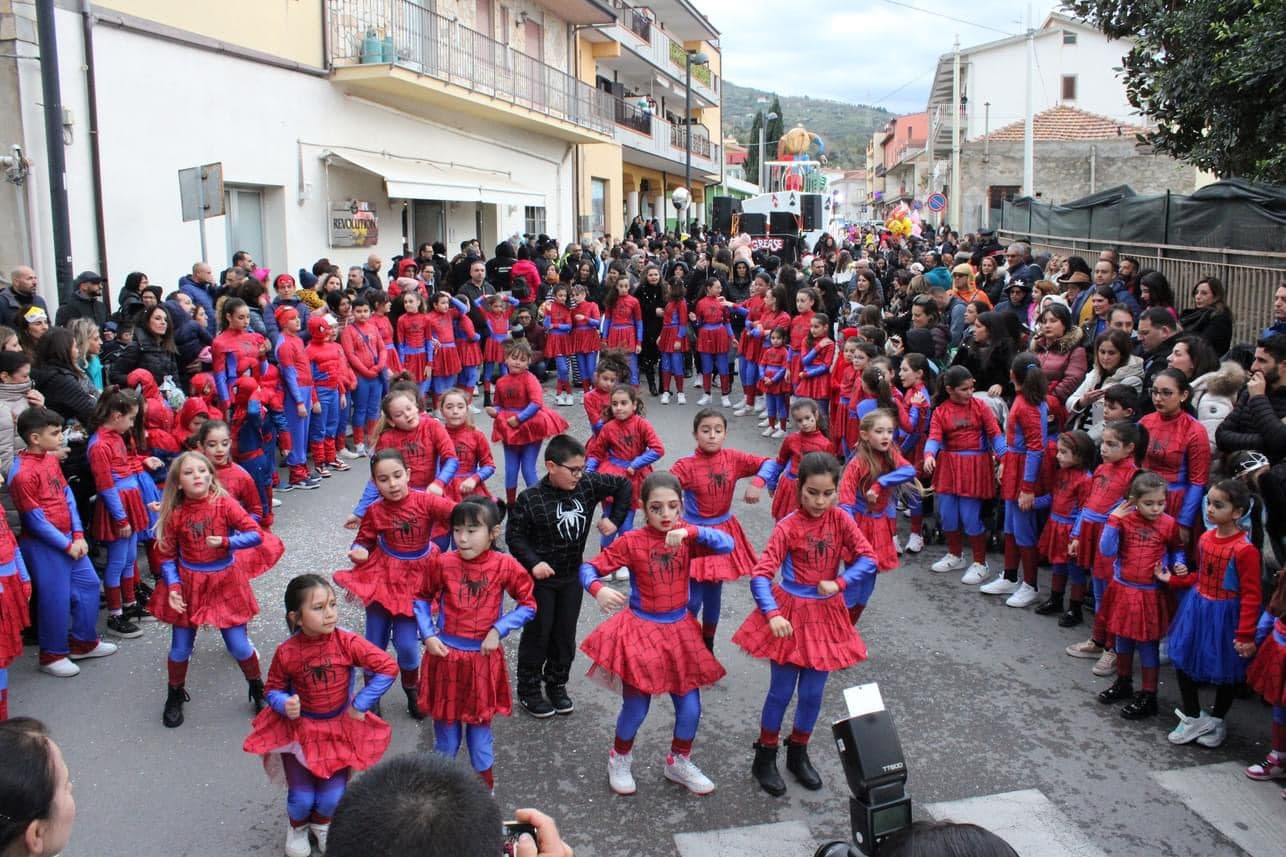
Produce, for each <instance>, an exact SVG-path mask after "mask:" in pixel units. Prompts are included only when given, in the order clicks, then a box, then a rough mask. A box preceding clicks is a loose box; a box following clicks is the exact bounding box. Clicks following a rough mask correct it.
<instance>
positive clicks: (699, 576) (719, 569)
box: [689, 518, 759, 583]
mask: <svg viewBox="0 0 1286 857" xmlns="http://www.w3.org/2000/svg"><path fill="white" fill-rule="evenodd" d="M710 529H712V530H718V531H719V532H721V533H727V534H728V535H730V536H732V553H726V554H715V555H713V556H699V557H693V558H692V559H691V561H690V563H689V569H690V571H689V575H690V576H691V578H692V579H693V580H696V581H699V582H701V583H727V582H729V581H732V580H737V579H738V578H741V577H745V576H747V575H749V574H750V572H751V570H752V569H753V568H754V567H755V562H756V561H757V560H758V559H759V558H758V557H757V556H755V549H754V548H752V547H751V546H750V540H749V539H747V538H746V531H745V530H743V529H742V528H741V522H740V521H738V520H737V519H736V518H729V519H728V520H726V521H724V522H723V523H722V524H714V525H713V526H711V527H710Z"/></svg>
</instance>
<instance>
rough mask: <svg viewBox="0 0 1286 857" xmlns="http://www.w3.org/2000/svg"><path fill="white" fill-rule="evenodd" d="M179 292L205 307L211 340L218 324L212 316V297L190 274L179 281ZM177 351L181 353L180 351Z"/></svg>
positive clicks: (216, 319)
mask: <svg viewBox="0 0 1286 857" xmlns="http://www.w3.org/2000/svg"><path fill="white" fill-rule="evenodd" d="M179 291H181V292H183V294H185V295H187V296H188V297H190V298H191V299H192V301H193V302H194V303H196V304H198V305H200V306H203V307H205V317H206V319H207V320H208V322H209V323H208V324H207V325H206V328H207V330H208V331H209V333H210V336H211V337H212V338H213V336H214V331H215V325H217V324H218V318H217V317H216V316H215V314H214V295H212V294H211V293H210V291H209V289H207V288H206V286H205V283H198V282H197V281H196V280H194V279H192V275H191V274H188V275H187V276H184V277H181V278H180V279H179ZM179 350H180V351H182V349H179Z"/></svg>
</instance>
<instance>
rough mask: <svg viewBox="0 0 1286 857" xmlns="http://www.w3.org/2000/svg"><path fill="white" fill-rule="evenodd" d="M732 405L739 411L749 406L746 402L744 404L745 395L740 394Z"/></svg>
mask: <svg viewBox="0 0 1286 857" xmlns="http://www.w3.org/2000/svg"><path fill="white" fill-rule="evenodd" d="M732 406H733V407H734V408H736V409H737V410H739V411H740V410H743V409H746V408H749V407H750V406H749V405H748V404H746V397H745V396H742V397H741V398H740V399H738V400H737V401H736V402H734V403H733V405H732Z"/></svg>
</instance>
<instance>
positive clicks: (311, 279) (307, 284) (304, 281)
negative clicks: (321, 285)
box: [299, 268, 317, 289]
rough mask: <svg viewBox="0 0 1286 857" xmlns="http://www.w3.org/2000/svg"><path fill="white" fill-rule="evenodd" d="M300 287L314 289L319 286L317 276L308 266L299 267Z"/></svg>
mask: <svg viewBox="0 0 1286 857" xmlns="http://www.w3.org/2000/svg"><path fill="white" fill-rule="evenodd" d="M299 287H300V288H301V289H312V288H316V287H317V277H315V276H314V275H313V272H312V271H310V270H308V269H307V268H300V269H299Z"/></svg>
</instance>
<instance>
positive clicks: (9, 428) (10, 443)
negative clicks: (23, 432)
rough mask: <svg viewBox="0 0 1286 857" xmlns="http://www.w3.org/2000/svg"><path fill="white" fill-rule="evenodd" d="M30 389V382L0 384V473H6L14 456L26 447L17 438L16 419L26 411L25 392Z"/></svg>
mask: <svg viewBox="0 0 1286 857" xmlns="http://www.w3.org/2000/svg"><path fill="white" fill-rule="evenodd" d="M30 389H31V382H30V381H28V382H26V383H25V384H0V472H3V473H8V472H9V466H10V465H11V464H13V457H14V455H16V454H17V453H18V450H20V449H25V448H26V446H27V444H26V443H25V442H24V441H23V440H22V439H21V438H20V437H18V431H17V425H16V424H17V422H18V417H19V416H21V415H22V412H23V411H25V410H27V407H28V402H27V391H28V390H30Z"/></svg>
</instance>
